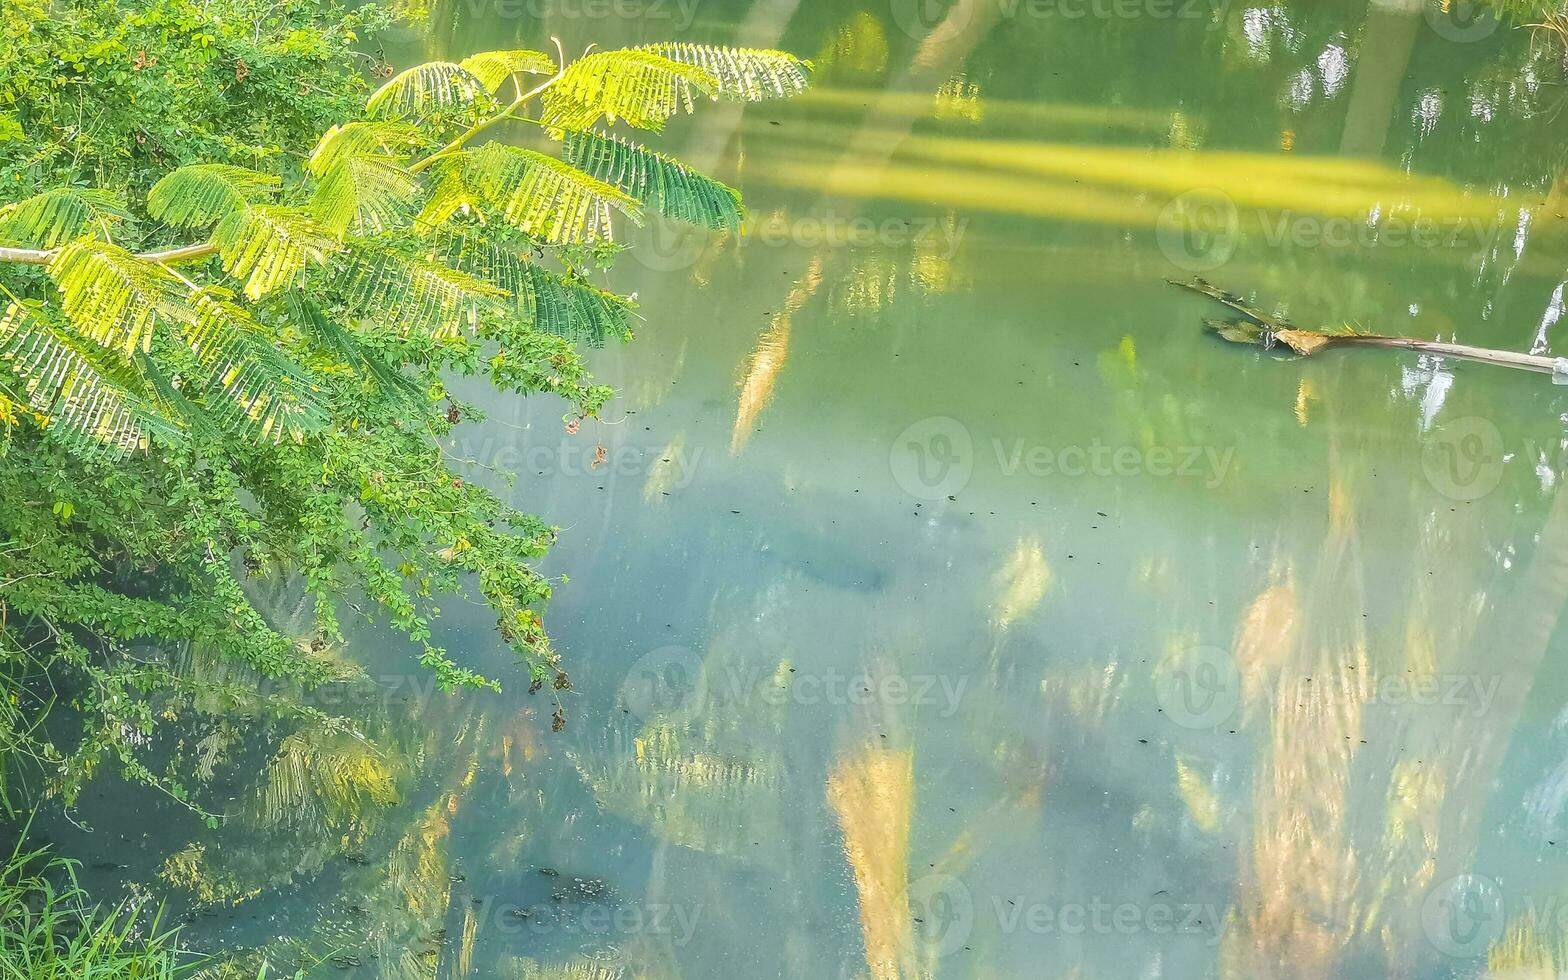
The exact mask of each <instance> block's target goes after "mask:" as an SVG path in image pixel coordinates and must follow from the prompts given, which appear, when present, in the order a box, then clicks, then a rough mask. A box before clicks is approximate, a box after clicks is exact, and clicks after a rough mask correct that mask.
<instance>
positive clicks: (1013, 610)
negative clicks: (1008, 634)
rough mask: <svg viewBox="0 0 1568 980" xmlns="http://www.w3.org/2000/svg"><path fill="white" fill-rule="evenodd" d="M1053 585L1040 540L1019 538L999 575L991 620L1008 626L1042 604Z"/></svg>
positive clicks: (1049, 567) (1000, 625) (998, 626)
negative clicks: (1041, 601)
mask: <svg viewBox="0 0 1568 980" xmlns="http://www.w3.org/2000/svg"><path fill="white" fill-rule="evenodd" d="M1050 585H1051V566H1050V565H1048V564H1047V563H1046V561H1045V551H1044V550H1043V549H1042V548H1041V547H1040V542H1039V541H1038V540H1035V539H1033V538H1029V539H1023V540H1020V541H1019V542H1018V544H1017V545H1016V546H1015V547H1014V548H1013V553H1012V555H1011V556H1010V557H1009V558H1008V559H1007V563H1006V564H1005V565H1003V566H1002V570H1001V571H1000V572H999V573H998V574H997V576H996V583H995V586H996V597H995V599H993V601H992V604H991V621H992V622H993V623H995V624H996V628H997V629H1001V630H1005V629H1007V628H1008V627H1009V626H1011V625H1012V624H1013V623H1014V622H1016V621H1017V620H1018V619H1020V618H1021V617H1023V616H1025V615H1027V614H1028V613H1029V612H1030V611H1031V610H1033V609H1034V607H1035V606H1037V605H1039V604H1040V600H1041V599H1043V598H1044V597H1045V590H1046V589H1048V588H1050Z"/></svg>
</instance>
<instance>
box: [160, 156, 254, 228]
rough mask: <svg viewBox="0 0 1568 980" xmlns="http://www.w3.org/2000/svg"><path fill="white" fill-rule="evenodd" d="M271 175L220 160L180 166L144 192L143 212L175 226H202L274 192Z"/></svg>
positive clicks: (242, 208)
mask: <svg viewBox="0 0 1568 980" xmlns="http://www.w3.org/2000/svg"><path fill="white" fill-rule="evenodd" d="M280 184H282V181H281V180H279V179H278V178H277V177H274V176H273V175H271V174H263V173H257V172H256V171H254V170H250V169H247V168H245V167H232V166H228V165H226V164H222V163H196V164H192V165H191V166H189V167H181V168H180V169H178V170H176V171H174V172H173V173H171V174H170V175H169V176H167V177H165V178H163V179H162V180H160V181H158V183H156V184H154V185H153V188H152V190H151V191H149V192H148V193H147V214H148V215H150V216H151V217H153V218H156V219H157V220H159V221H161V222H163V223H164V224H166V225H172V226H174V227H176V228H205V227H207V226H209V225H211V224H213V223H214V222H217V221H220V220H222V219H223V218H226V217H228V216H229V215H231V214H233V213H235V212H236V211H243V210H244V209H245V208H247V207H249V206H250V205H251V204H254V203H256V202H258V201H263V200H266V199H268V198H269V197H271V196H272V195H273V194H275V193H277V190H278V187H279V185H280Z"/></svg>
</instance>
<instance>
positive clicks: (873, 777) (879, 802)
mask: <svg viewBox="0 0 1568 980" xmlns="http://www.w3.org/2000/svg"><path fill="white" fill-rule="evenodd" d="M914 776H915V767H914V754H913V753H912V752H911V751H910V750H908V749H903V750H900V751H887V750H884V749H879V748H876V747H874V746H867V747H866V748H864V749H861V750H859V751H857V752H856V753H855V754H853V755H851V756H849V757H848V758H845V759H843V760H842V761H840V762H839V764H838V765H837V766H836V767H834V769H833V772H832V773H831V774H830V775H829V777H828V803H829V804H830V805H831V806H832V807H833V812H834V813H836V814H837V815H838V822H839V827H840V828H841V829H842V830H843V833H844V854H845V857H846V858H847V859H848V860H849V865H850V867H851V868H852V869H853V870H854V872H855V887H856V889H857V890H858V891H859V893H860V929H861V932H862V934H863V936H864V942H865V947H866V967H867V969H868V970H869V975H870V978H871V980H901V978H913V977H915V976H917V969H916V965H915V955H914V950H915V947H914V925H913V923H912V922H911V921H910V918H909V915H910V913H909V907H908V904H907V901H906V898H905V892H906V890H907V889H908V882H909V822H910V810H911V808H912V807H913V805H914V792H915V791H914Z"/></svg>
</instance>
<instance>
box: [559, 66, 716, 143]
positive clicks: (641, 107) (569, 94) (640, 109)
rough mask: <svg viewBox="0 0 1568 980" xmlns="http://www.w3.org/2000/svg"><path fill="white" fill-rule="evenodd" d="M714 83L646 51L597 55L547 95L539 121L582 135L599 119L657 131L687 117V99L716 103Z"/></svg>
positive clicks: (699, 70) (702, 72)
mask: <svg viewBox="0 0 1568 980" xmlns="http://www.w3.org/2000/svg"><path fill="white" fill-rule="evenodd" d="M719 88H720V81H719V79H718V77H717V76H715V75H713V74H712V73H711V72H709V71H708V70H707V69H706V68H703V67H701V66H699V65H692V64H686V63H684V62H680V61H676V60H674V59H672V58H667V57H665V56H664V55H662V54H659V53H658V52H655V51H651V50H646V49H637V48H632V49H626V50H621V51H599V52H595V53H594V54H590V55H588V56H587V57H586V58H579V59H578V60H577V61H574V62H572V63H571V64H570V65H568V66H567V68H566V71H564V72H562V74H561V79H560V81H558V82H556V83H555V84H554V85H553V86H551V87H550V88H549V89H547V90H546V91H545V93H544V97H543V102H542V105H541V112H540V121H541V122H543V123H544V124H545V125H546V126H550V127H553V128H556V129H587V128H588V127H589V126H592V125H593V124H594V123H596V122H598V121H599V120H600V119H601V118H604V119H608V120H609V121H610V122H612V123H613V122H615V121H616V120H617V119H624V120H626V122H627V123H629V124H630V125H633V126H637V127H639V128H641V129H662V128H663V127H664V121H665V120H666V119H668V118H670V117H671V116H673V115H675V114H676V113H677V112H681V111H683V110H684V111H685V112H691V111H692V107H693V93H700V94H703V95H706V96H708V97H710V98H712V97H716V96H717V94H718V91H719Z"/></svg>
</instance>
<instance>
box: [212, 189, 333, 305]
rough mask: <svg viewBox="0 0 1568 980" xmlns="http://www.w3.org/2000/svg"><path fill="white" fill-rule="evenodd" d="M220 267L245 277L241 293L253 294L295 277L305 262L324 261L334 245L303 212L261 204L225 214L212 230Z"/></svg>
mask: <svg viewBox="0 0 1568 980" xmlns="http://www.w3.org/2000/svg"><path fill="white" fill-rule="evenodd" d="M212 242H213V244H214V245H217V246H218V249H219V253H220V255H221V256H222V258H223V268H224V269H226V270H228V273H229V274H230V275H232V276H234V277H235V278H236V279H243V280H245V295H246V296H249V297H250V298H251V299H259V298H260V297H262V296H264V295H266V294H267V293H269V292H271V291H272V290H274V289H277V288H278V287H280V286H287V285H290V284H292V283H294V282H297V281H298V280H299V278H300V276H301V275H302V274H303V273H304V271H305V267H306V266H307V265H309V264H311V263H317V264H320V263H324V262H326V260H327V256H329V255H331V254H332V253H333V252H336V251H337V250H338V249H339V245H338V243H337V241H336V239H334V238H333V237H332V236H331V235H330V234H328V232H327V231H326V230H325V229H323V228H322V227H321V226H320V225H318V224H316V222H315V220H314V219H312V217H311V215H310V213H309V212H308V211H303V210H301V209H299V208H289V207H282V206H279V205H272V204H261V205H257V206H255V207H250V208H246V209H245V210H243V211H237V212H235V213H234V214H231V215H229V216H228V217H227V218H224V219H223V220H222V221H220V222H219V223H218V227H216V228H214V229H213V232H212Z"/></svg>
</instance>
